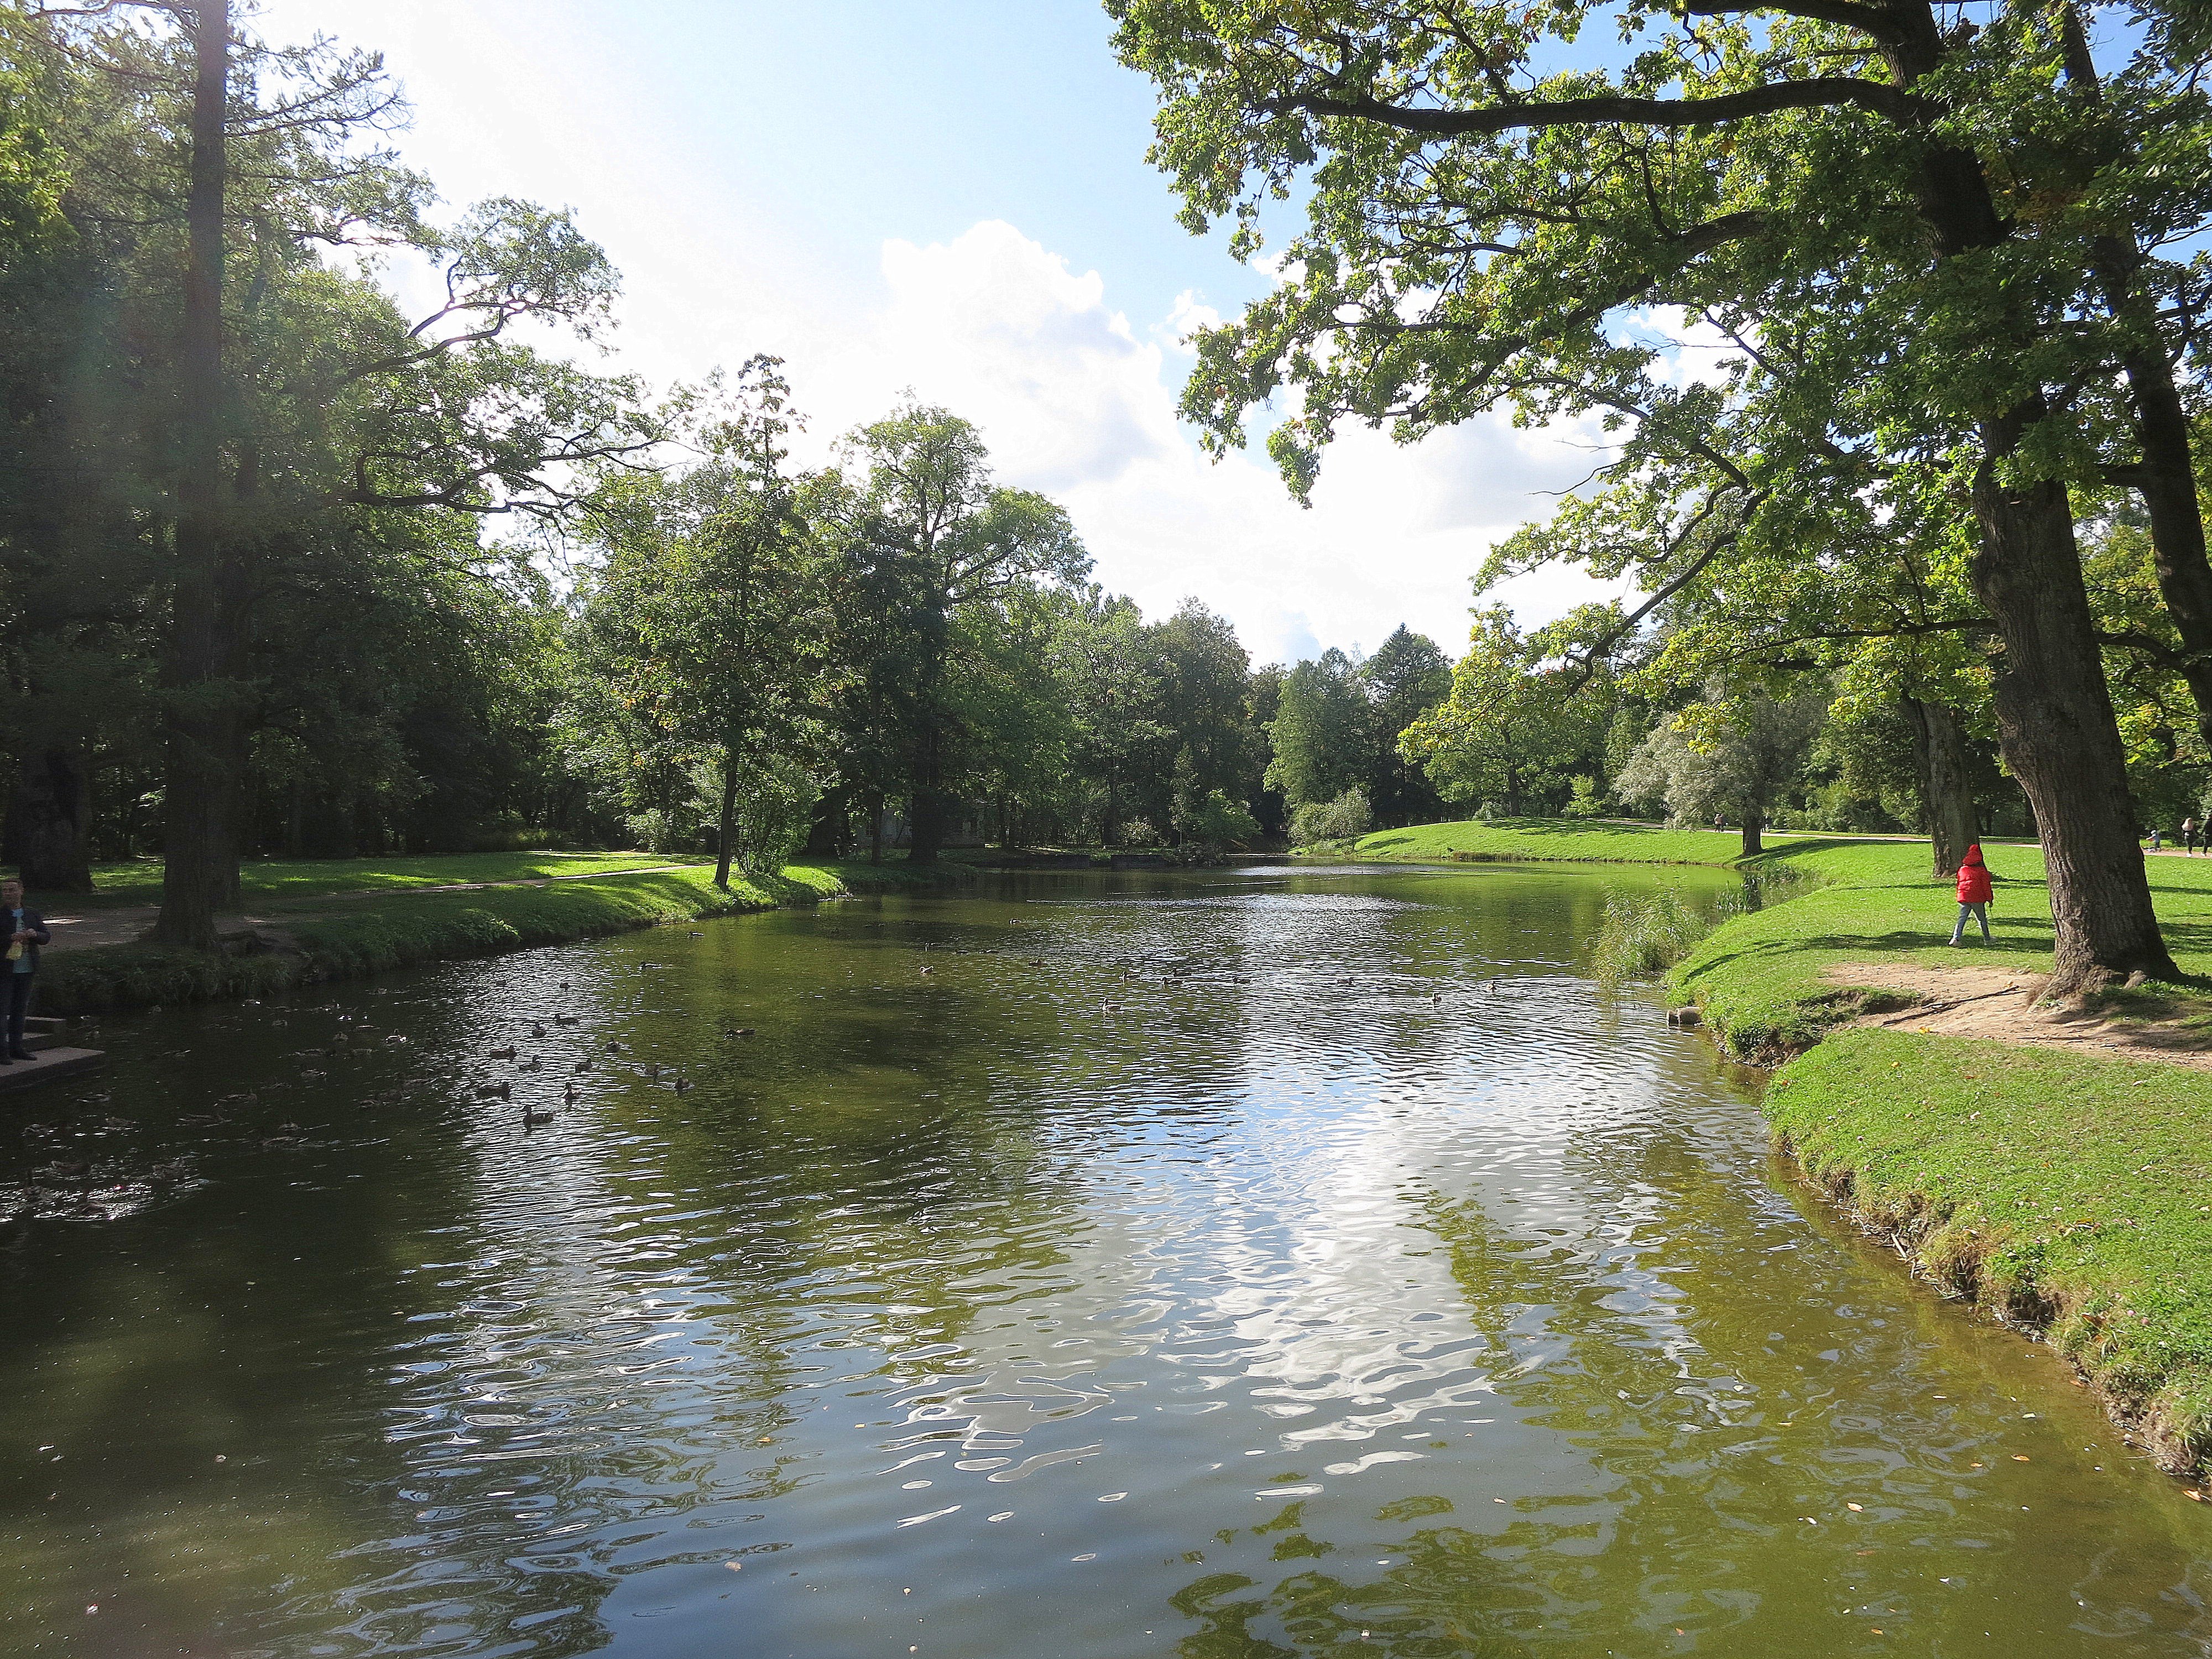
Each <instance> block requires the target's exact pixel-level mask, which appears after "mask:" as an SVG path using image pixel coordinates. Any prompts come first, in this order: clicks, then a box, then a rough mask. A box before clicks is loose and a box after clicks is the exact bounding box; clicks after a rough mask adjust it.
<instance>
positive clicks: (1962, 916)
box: [1951, 843, 1990, 945]
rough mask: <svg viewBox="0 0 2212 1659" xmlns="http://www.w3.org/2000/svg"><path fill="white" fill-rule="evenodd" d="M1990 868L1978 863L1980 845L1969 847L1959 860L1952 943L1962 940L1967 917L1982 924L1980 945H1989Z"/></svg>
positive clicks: (1980, 851) (1980, 854)
mask: <svg viewBox="0 0 2212 1659" xmlns="http://www.w3.org/2000/svg"><path fill="white" fill-rule="evenodd" d="M1968 916H1972V917H1973V919H1974V920H1975V921H1978V922H1980V923H1981V924H1982V943H1983V944H1984V945H1987V944H1988V943H1989V942H1990V866H1988V865H1986V864H1984V863H1983V862H1982V849H1981V847H1980V845H1979V844H1978V843H1977V844H1976V845H1974V846H1972V847H1969V848H1967V849H1966V857H1965V858H1963V859H1961V860H1960V861H1959V922H1958V925H1957V926H1956V927H1954V928H1952V929H1951V943H1952V944H1954V945H1956V944H1957V943H1958V942H1959V941H1960V939H1964V938H1965V937H1966V918H1967V917H1968Z"/></svg>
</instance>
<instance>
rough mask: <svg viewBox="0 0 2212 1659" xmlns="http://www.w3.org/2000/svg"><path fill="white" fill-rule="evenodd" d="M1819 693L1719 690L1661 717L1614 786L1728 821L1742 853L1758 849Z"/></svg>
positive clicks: (1791, 775) (1799, 754)
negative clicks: (1738, 832) (1777, 695)
mask: <svg viewBox="0 0 2212 1659" xmlns="http://www.w3.org/2000/svg"><path fill="white" fill-rule="evenodd" d="M1826 706H1827V700H1826V698H1825V697H1821V696H1806V695H1800V696H1793V697H1789V698H1784V699H1779V700H1778V699H1776V698H1774V697H1771V696H1767V695H1766V694H1765V692H1763V691H1759V690H1750V691H1747V692H1740V693H1737V694H1735V695H1729V694H1728V693H1726V692H1722V693H1720V694H1719V695H1717V696H1716V697H1714V698H1713V699H1711V700H1710V701H1708V702H1705V703H1703V704H1699V705H1695V706H1693V707H1692V708H1690V709H1688V710H1686V711H1685V712H1684V713H1683V714H1681V715H1680V716H1679V717H1677V718H1676V719H1674V720H1667V721H1662V722H1661V724H1660V725H1659V726H1658V728H1657V729H1656V731H1654V732H1652V733H1651V735H1650V737H1649V738H1645V739H1644V746H1643V747H1642V748H1640V749H1638V750H1637V751H1636V753H1635V755H1634V756H1633V757H1632V758H1631V759H1630V761H1629V763H1628V764H1627V766H1626V767H1625V768H1623V769H1622V770H1621V774H1620V777H1619V778H1617V779H1616V780H1614V787H1616V788H1618V789H1619V790H1620V793H1622V795H1624V796H1625V797H1626V798H1627V799H1631V800H1657V799H1663V800H1664V801H1665V802H1666V803H1667V810H1668V813H1669V814H1670V815H1672V816H1673V817H1677V818H1681V819H1685V820H1687V821H1689V822H1691V823H1702V822H1703V821H1704V820H1705V817H1707V816H1708V815H1709V814H1710V815H1711V816H1714V817H1727V818H1733V819H1735V823H1736V824H1737V827H1738V828H1739V829H1741V832H1742V838H1743V855H1744V856H1745V857H1746V858H1749V857H1750V856H1751V855H1752V854H1754V853H1757V852H1759V851H1760V850H1761V848H1762V844H1763V843H1762V842H1761V836H1762V834H1763V832H1764V831H1765V828H1766V820H1767V817H1768V816H1769V815H1770V814H1771V812H1772V811H1773V810H1774V807H1775V805H1776V803H1777V802H1778V801H1779V800H1780V799H1781V798H1782V796H1783V794H1784V792H1785V791H1787V790H1788V789H1789V787H1790V786H1791V785H1792V784H1793V783H1795V782H1796V780H1797V778H1798V776H1799V775H1800V774H1801V773H1802V772H1803V770H1804V768H1805V760H1806V757H1807V754H1808V751H1809V750H1810V749H1811V747H1812V743H1813V738H1814V735H1815V734H1816V733H1817V732H1819V731H1820V721H1821V717H1822V715H1823V714H1824V712H1825V710H1826Z"/></svg>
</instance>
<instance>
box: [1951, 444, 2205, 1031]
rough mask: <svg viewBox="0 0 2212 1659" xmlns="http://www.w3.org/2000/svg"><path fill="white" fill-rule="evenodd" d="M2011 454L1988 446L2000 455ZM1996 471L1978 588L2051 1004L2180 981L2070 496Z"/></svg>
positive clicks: (1980, 513) (1987, 472)
mask: <svg viewBox="0 0 2212 1659" xmlns="http://www.w3.org/2000/svg"><path fill="white" fill-rule="evenodd" d="M2006 447H2008V445H2007V444H2006V443H2004V442H2003V441H2002V435H1999V438H1998V440H1997V441H1990V442H1989V443H1988V448H1989V450H1990V452H1991V453H2002V452H2003V451H2004V449H2005V448H2006ZM1995 471H1996V469H1995V467H1994V465H1991V464H1989V463H1984V466H1983V468H1982V472H1981V476H1980V477H1978V478H1977V479H1976V481H1975V484H1974V492H1973V495H1974V516H1975V518H1976V520H1978V524H1979V527H1980V531H1981V545H1980V548H1979V550H1978V552H1977V553H1976V554H1975V556H1974V559H1973V562H1972V580H1973V584H1974V591H1975V593H1976V595H1977V596H1978V598H1979V599H1981V601H1982V604H1983V605H1984V607H1985V608H1986V609H1987V610H1988V611H1989V613H1990V617H1991V618H1992V619H1993V620H1994V621H1995V622H1996V626H1997V632H1998V635H1999V636H2000V638H2001V639H2002V641H2003V649H2002V652H2001V653H1999V655H1998V658H1997V662H1996V714H1997V728H1998V732H1999V741H2000V745H2001V747H2002V750H2003V752H2004V758H2005V764H2006V765H2007V766H2008V767H2010V768H2011V769H2012V772H2013V775H2015V777H2017V778H2018V779H2019V780H2020V781H2021V787H2022V788H2024V789H2025V790H2026V791H2027V798H2028V800H2029V801H2030V803H2031V804H2032V805H2033V806H2034V809H2035V820H2036V823H2037V824H2038V825H2039V828H2040V829H2041V830H2042V834H2043V858H2044V866H2045V871H2046V872H2047V874H2048V878H2049V880H2050V886H2051V921H2052V924H2053V932H2054V934H2055V938H2054V941H2053V944H2054V961H2053V964H2052V973H2051V986H2050V991H2049V994H2051V995H2052V996H2057V997H2076V996H2080V995H2081V994H2084V993H2085V992H2088V991H2093V990H2095V989H2097V988H2098V987H2100V986H2101V985H2103V984H2104V983H2106V981H2109V980H2110V979H2111V978H2112V977H2114V976H2122V977H2124V976H2125V975H2129V974H2131V973H2136V972H2142V973H2145V974H2148V975H2151V976H2152V977H2153V978H2157V979H2172V978H2173V977H2175V975H2176V969H2175V968H2174V965H2173V958H2172V957H2171V956H2169V955H2168V954H2167V952H2166V942H2165V940H2164V939H2162V938H2161V937H2160V933H2159V927H2158V918H2157V916H2156V915H2154V914H2153V913H2152V910H2151V902H2150V888H2149V885H2148V882H2147V881H2146V879H2145V875H2144V870H2143V858H2142V847H2141V846H2140V845H2139V844H2138V842H2137V840H2136V823H2135V803H2134V801H2133V799H2131V798H2130V795H2129V793H2128V777H2127V766H2126V761H2125V757H2124V754H2123V752H2122V750H2121V748H2120V734H2119V727H2118V724H2117V723H2116V722H2115V720H2114V719H2113V715H2112V697H2111V693H2110V691H2109V690H2108V689H2107V688H2106V684H2105V671H2104V665H2103V663H2102V662H2101V661H2100V659H2099V656H2098V651H2097V641H2096V635H2095V631H2094V629H2093V626H2092V623H2091V618H2090V614H2089V596H2088V593H2087V590H2086V589H2085V588H2084V587H2083V586H2082V582H2081V558H2080V556H2079V554H2078V552H2077V550H2076V549H2075V539H2074V517H2073V509H2072V507H2070V505H2069V502H2068V501H2067V495H2066V489H2065V486H2064V485H2063V484H2059V483H2051V482H2048V481H2045V482H2040V483H2031V484H2027V485H2025V486H2022V487H2021V488H2018V489H2008V488H2006V487H2005V486H2004V485H2003V484H2002V483H2001V482H2000V481H1999V480H1998V479H1997V478H1996V476H1995Z"/></svg>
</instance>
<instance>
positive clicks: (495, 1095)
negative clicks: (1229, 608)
mask: <svg viewBox="0 0 2212 1659" xmlns="http://www.w3.org/2000/svg"><path fill="white" fill-rule="evenodd" d="M691 937H692V938H694V939H697V938H700V937H701V935H700V934H698V933H693V934H692V935H691ZM922 948H923V949H924V950H925V951H927V950H928V949H930V948H931V947H930V946H928V945H924V946H923V947H922ZM1024 963H1025V964H1026V965H1027V966H1029V967H1031V968H1042V967H1045V966H1046V965H1047V963H1046V962H1045V959H1044V958H1043V957H1025V958H1024ZM1193 963H1194V959H1193V958H1190V957H1173V958H1168V959H1165V960H1163V959H1161V958H1158V957H1146V958H1139V961H1138V963H1137V966H1138V967H1139V971H1142V970H1143V969H1151V970H1152V971H1154V972H1158V973H1160V974H1162V975H1163V976H1164V978H1166V979H1170V980H1171V979H1173V978H1175V977H1176V976H1177V975H1179V974H1187V973H1188V972H1189V971H1191V966H1192V964H1193ZM657 965H658V964H656V963H649V962H641V963H638V964H637V966H638V970H639V971H640V972H641V973H642V972H645V971H647V969H652V968H653V967H655V966H657ZM1122 965H1123V966H1125V967H1126V966H1129V965H1130V964H1129V963H1123V964H1122ZM920 971H921V973H923V974H925V975H928V974H934V973H935V972H936V971H937V970H936V969H935V968H933V967H932V966H930V965H929V964H928V963H924V964H922V966H921V969H920ZM1228 977H1229V981H1230V982H1231V984H1236V985H1249V984H1250V983H1251V975H1249V974H1237V975H1230V976H1228ZM1335 982H1336V983H1337V984H1339V985H1346V986H1348V985H1354V984H1357V983H1358V979H1357V977H1356V976H1355V975H1351V974H1342V975H1336V976H1335ZM571 988H572V987H570V985H569V983H568V981H567V980H565V979H564V980H562V981H561V989H562V990H563V991H567V990H569V989H571ZM1487 988H1488V989H1489V990H1490V991H1491V992H1492V993H1493V994H1494V993H1496V992H1497V990H1498V981H1496V980H1494V979H1493V980H1492V981H1490V983H1489V986H1488V987H1487ZM1429 1000H1430V1001H1431V1003H1433V1004H1437V1005H1439V1006H1441V1005H1442V1003H1443V994H1442V993H1437V994H1433V995H1431V997H1430V998H1429ZM1123 1006H1124V1005H1123V1004H1122V1003H1121V1002H1119V1001H1113V1000H1107V1001H1102V1002H1101V1003H1100V1004H1099V1005H1098V1007H1099V1012H1102V1013H1109V1014H1111V1013H1118V1012H1121V1008H1122V1007H1123ZM553 1023H554V1024H556V1025H576V1024H581V1023H582V1021H581V1017H580V1016H579V1015H576V1014H556V1015H554V1016H553ZM529 1024H530V1036H531V1039H532V1041H533V1042H544V1041H545V1040H546V1039H547V1036H548V1035H549V1034H548V1032H547V1031H546V1029H545V1022H544V1021H543V1020H541V1019H537V1018H532V1019H531V1020H530V1022H529ZM755 1035H757V1033H756V1031H755V1030H754V1028H753V1027H751V1026H750V1025H732V1026H729V1027H726V1028H725V1029H724V1030H723V1032H722V1036H723V1037H724V1038H725V1039H726V1040H729V1041H740V1040H743V1039H744V1038H746V1037H750V1036H755ZM624 1051H625V1045H624V1044H623V1043H621V1042H616V1041H615V1040H613V1039H612V1038H610V1039H609V1040H608V1042H607V1044H606V1053H607V1054H608V1056H609V1057H610V1058H619V1057H620V1056H621V1055H622V1054H623V1053H624ZM483 1057H484V1058H485V1059H486V1060H501V1061H505V1062H506V1063H507V1064H508V1065H510V1066H513V1069H514V1070H515V1071H517V1072H542V1071H544V1069H545V1061H544V1059H543V1058H542V1057H541V1056H539V1055H538V1054H535V1053H531V1054H524V1053H523V1052H522V1049H521V1046H520V1043H514V1042H510V1043H507V1044H505V1045H503V1046H502V1047H500V1048H487V1049H486V1050H484V1056H483ZM595 1063H596V1062H595V1061H594V1060H593V1059H592V1057H591V1056H589V1055H586V1057H584V1058H583V1059H581V1060H576V1061H574V1063H573V1064H572V1065H571V1066H570V1068H569V1076H568V1079H567V1081H566V1082H564V1083H563V1084H562V1091H561V1101H562V1105H565V1106H573V1105H574V1104H575V1103H576V1102H577V1101H578V1100H579V1099H580V1098H581V1096H580V1092H579V1091H578V1090H577V1087H576V1081H575V1080H576V1079H577V1078H578V1077H580V1076H582V1075H583V1074H584V1073H586V1072H589V1071H590V1070H592V1066H593V1065H594V1064H595ZM664 1072H666V1073H669V1074H670V1075H669V1076H668V1077H667V1079H666V1081H667V1084H668V1086H669V1087H670V1088H671V1090H673V1091H675V1092H676V1093H678V1094H683V1093H684V1092H685V1091H688V1090H690V1088H691V1087H692V1086H693V1085H692V1082H691V1078H690V1073H687V1072H685V1071H684V1070H682V1069H680V1068H678V1067H674V1066H663V1065H661V1064H660V1062H659V1061H657V1060H647V1061H644V1062H642V1064H641V1066H640V1067H639V1073H638V1074H639V1075H640V1076H641V1077H643V1078H644V1079H645V1080H646V1081H647V1083H649V1084H653V1085H658V1084H659V1083H660V1082H661V1081H662V1080H663V1079H662V1073H664ZM476 1097H477V1099H478V1100H506V1101H511V1100H513V1097H514V1082H513V1079H512V1078H501V1079H498V1080H496V1081H495V1082H490V1083H483V1084H479V1085H477V1091H476ZM559 1115H560V1114H559V1113H558V1112H557V1111H556V1110H555V1109H553V1108H552V1107H550V1106H545V1107H539V1106H536V1105H533V1104H532V1103H530V1101H529V1100H527V1099H525V1100H524V1102H523V1103H522V1127H524V1128H525V1129H534V1128H537V1127H539V1126H540V1125H543V1124H547V1123H550V1122H552V1121H554V1119H555V1118H556V1117H558V1116H559Z"/></svg>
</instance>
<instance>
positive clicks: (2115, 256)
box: [2059, 3, 2212, 744]
mask: <svg viewBox="0 0 2212 1659" xmlns="http://www.w3.org/2000/svg"><path fill="white" fill-rule="evenodd" d="M2059 18H2060V24H2061V30H2062V38H2063V41H2064V45H2065V50H2066V65H2067V76H2068V78H2069V80H2071V81H2073V82H2075V84H2076V85H2077V86H2080V87H2081V88H2084V89H2086V90H2087V93H2088V94H2089V95H2090V96H2091V98H2092V99H2093V100H2098V101H2100V102H2101V101H2102V99H2103V95H2104V94H2103V88H2102V82H2101V80H2100V76H2099V74H2098V71H2097V64H2096V59H2095V58H2094V56H2093V54H2092V52H2090V49H2089V41H2088V36H2087V33H2085V32H2084V30H2083V29H2082V27H2081V14H2080V11H2079V9H2077V8H2076V7H2075V5H2073V4H2071V3H2068V4H2066V5H2063V6H2062V7H2061V8H2060V9H2059ZM2093 246H2094V249H2095V253H2094V258H2095V259H2096V264H2097V275H2098V279H2099V281H2100V283H2102V285H2103V287H2104V289H2105V302H2106V307H2107V308H2108V309H2109V310H2110V312H2111V313H2112V317H2113V319H2115V320H2116V321H2118V323H2119V324H2120V325H2121V326H2122V327H2123V328H2124V329H2126V330H2128V331H2129V335H2130V338H2129V341H2128V343H2127V344H2126V345H2125V346H2124V349H2122V352H2121V354H2120V368H2121V370H2122V372H2123V373H2124V374H2125V375H2126V376H2127V382H2128V396H2129V400H2130V406H2131V415H2132V421H2131V424H2132V425H2133V427H2134V428H2135V435H2136V449H2137V451H2138V453H2139V459H2137V462H2136V466H2135V468H2134V470H2133V477H2132V479H2131V480H2130V482H2132V483H2133V484H2134V485H2135V488H2136V490H2137V492H2138V493H2139V494H2140V495H2142V501H2143V508H2144V511H2145V513H2146V514H2147V515H2148V518H2149V520H2150V540H2151V561H2152V564H2153V567H2154V569H2155V570H2156V572H2157V574H2158V588H2159V593H2160V596H2161V597H2162V598H2163V599H2165V601H2166V614H2167V616H2168V617H2171V618H2172V623H2173V627H2174V631H2175V632H2176V633H2177V634H2179V635H2180V636H2181V650H2182V656H2181V660H2180V661H2179V664H2178V665H2177V666H2178V668H2179V671H2180V674H2181V677H2182V679H2183V680H2184V681H2185V683H2186V684H2187V685H2188V687H2189V694H2190V696H2191V698H2192V699H2193V700H2194V701H2195V702H2196V704H2197V730H2198V731H2199V732H2202V733H2203V736H2204V739H2205V741H2206V743H2207V744H2212V560H2209V559H2208V558H2207V557H2206V553H2205V536H2204V511H2203V503H2202V502H2201V501H2199V500H2198V499H2197V469H2196V463H2195V457H2194V456H2193V455H2192V454H2191V444H2190V437H2189V415H2188V411H2187V410H2186V409H2185V407H2184V405H2183V404H2182V400H2181V391H2180V388H2179V386H2176V385H2175V383H2174V378H2173V363H2172V359H2171V358H2170V357H2169V356H2167V354H2166V341H2165V339H2164V338H2163V337H2162V336H2161V334H2160V329H2159V325H2158V318H2157V307H2156V305H2155V304H2154V301H2153V300H2152V298H2151V296H2150V295H2148V294H2146V293H2144V292H2143V290H2142V284H2141V282H2140V280H2139V279H2140V278H2141V276H2142V270H2143V265H2144V263H2145V262H2144V258H2143V254H2142V248H2141V247H2140V246H2137V245H2136V241H2135V240H2134V238H2133V237H2132V236H2130V237H2125V238H2123V237H2121V236H2118V235H2110V234H2108V235H2103V236H2100V237H2098V238H2097V239H2096V240H2095V243H2094V244H2093Z"/></svg>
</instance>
